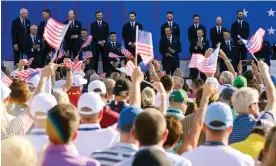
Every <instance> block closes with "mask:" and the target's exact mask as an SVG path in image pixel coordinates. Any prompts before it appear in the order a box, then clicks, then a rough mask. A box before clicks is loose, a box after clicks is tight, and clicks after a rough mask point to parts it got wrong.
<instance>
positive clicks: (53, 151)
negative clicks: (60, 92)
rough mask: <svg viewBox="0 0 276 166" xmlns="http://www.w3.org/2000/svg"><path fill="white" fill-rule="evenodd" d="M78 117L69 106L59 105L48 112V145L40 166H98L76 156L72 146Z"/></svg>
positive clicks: (92, 161)
mask: <svg viewBox="0 0 276 166" xmlns="http://www.w3.org/2000/svg"><path fill="white" fill-rule="evenodd" d="M79 121H80V117H79V115H78V113H77V110H76V108H75V107H74V106H73V105H71V104H60V105H56V106H55V107H53V108H52V109H51V110H49V111H48V116H47V123H46V133H47V135H48V137H49V141H50V145H48V146H47V148H46V149H45V152H44V157H43V160H42V162H41V166H52V165H72V166H77V165H87V166H88V165H89V166H99V165H100V164H99V163H98V162H97V161H96V160H93V159H89V158H87V157H84V156H81V155H77V154H76V152H75V151H74V150H75V149H74V148H73V146H72V144H73V142H74V141H75V139H76V137H77V130H78V126H79Z"/></svg>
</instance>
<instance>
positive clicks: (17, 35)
mask: <svg viewBox="0 0 276 166" xmlns="http://www.w3.org/2000/svg"><path fill="white" fill-rule="evenodd" d="M27 17H28V10H27V9H24V8H23V9H21V10H20V16H19V17H17V18H16V19H15V20H13V21H12V45H13V49H14V65H16V64H17V63H18V62H19V60H20V59H22V58H23V53H24V52H23V41H24V38H25V36H27V35H29V34H30V26H31V23H30V21H29V20H28V19H27Z"/></svg>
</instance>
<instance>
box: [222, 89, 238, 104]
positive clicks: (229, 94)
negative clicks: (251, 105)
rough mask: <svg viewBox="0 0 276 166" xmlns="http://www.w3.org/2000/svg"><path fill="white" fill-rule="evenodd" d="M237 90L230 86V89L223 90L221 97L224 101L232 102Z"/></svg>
mask: <svg viewBox="0 0 276 166" xmlns="http://www.w3.org/2000/svg"><path fill="white" fill-rule="evenodd" d="M236 90H237V89H236V88H234V87H232V86H229V87H226V88H224V89H223V90H222V92H221V93H220V97H221V98H222V99H223V100H226V101H231V97H232V96H233V94H234V92H235V91H236Z"/></svg>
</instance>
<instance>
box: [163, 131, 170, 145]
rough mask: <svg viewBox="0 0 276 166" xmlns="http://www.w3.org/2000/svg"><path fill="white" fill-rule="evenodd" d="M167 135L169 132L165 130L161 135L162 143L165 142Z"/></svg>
mask: <svg viewBox="0 0 276 166" xmlns="http://www.w3.org/2000/svg"><path fill="white" fill-rule="evenodd" d="M168 135H169V130H168V129H166V130H165V131H164V133H163V135H162V141H163V142H164V143H165V142H166V140H167V137H168Z"/></svg>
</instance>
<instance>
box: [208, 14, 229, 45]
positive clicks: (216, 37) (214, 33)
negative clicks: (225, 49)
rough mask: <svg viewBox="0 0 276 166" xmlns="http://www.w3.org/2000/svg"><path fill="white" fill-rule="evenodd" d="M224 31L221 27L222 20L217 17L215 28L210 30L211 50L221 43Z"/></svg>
mask: <svg viewBox="0 0 276 166" xmlns="http://www.w3.org/2000/svg"><path fill="white" fill-rule="evenodd" d="M225 30H226V29H225V28H224V27H223V26H222V18H221V17H217V19H216V26H215V27H213V28H211V30H210V39H211V42H212V48H214V49H215V48H217V44H218V43H219V42H221V41H223V32H224V31H225Z"/></svg>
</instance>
